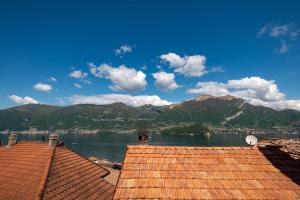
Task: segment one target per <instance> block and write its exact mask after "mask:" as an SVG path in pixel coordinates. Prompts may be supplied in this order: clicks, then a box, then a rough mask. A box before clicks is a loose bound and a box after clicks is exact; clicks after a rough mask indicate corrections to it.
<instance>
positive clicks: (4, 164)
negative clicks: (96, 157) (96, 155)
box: [0, 142, 115, 200]
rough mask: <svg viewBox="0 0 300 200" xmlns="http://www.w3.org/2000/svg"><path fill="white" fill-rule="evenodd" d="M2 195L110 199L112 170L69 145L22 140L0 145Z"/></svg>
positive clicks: (22, 197) (38, 197)
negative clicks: (50, 144)
mask: <svg viewBox="0 0 300 200" xmlns="http://www.w3.org/2000/svg"><path fill="white" fill-rule="evenodd" d="M0 168H1V170H0V199H6V200H14V199H16V200H19V199H30V200H33V199H53V200H55V199H111V198H112V196H113V193H114V189H115V187H114V186H113V185H112V184H110V183H109V182H107V181H106V180H104V179H103V178H104V177H105V176H106V175H108V174H109V173H110V172H109V171H108V170H106V169H104V168H102V167H101V166H99V165H97V164H95V163H93V162H92V161H90V160H88V159H86V158H83V157H81V156H80V155H79V154H77V153H75V152H73V151H71V150H69V149H68V148H66V147H63V146H61V147H54V148H53V147H48V143H42V142H20V143H18V144H15V145H13V146H11V147H9V148H8V147H6V146H1V147H0Z"/></svg>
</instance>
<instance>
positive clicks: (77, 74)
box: [69, 70, 88, 79]
mask: <svg viewBox="0 0 300 200" xmlns="http://www.w3.org/2000/svg"><path fill="white" fill-rule="evenodd" d="M69 75H70V77H72V78H77V79H85V78H86V77H87V76H88V73H86V72H82V71H81V70H74V71H72V72H71V73H70V74H69Z"/></svg>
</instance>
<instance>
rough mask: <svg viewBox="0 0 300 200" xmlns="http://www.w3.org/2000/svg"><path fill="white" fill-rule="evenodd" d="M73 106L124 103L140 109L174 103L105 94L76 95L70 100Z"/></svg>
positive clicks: (154, 98)
mask: <svg viewBox="0 0 300 200" xmlns="http://www.w3.org/2000/svg"><path fill="white" fill-rule="evenodd" d="M69 100H70V101H71V103H72V104H97V105H106V104H112V103H117V102H122V103H124V104H126V105H129V106H133V107H138V106H142V105H146V104H151V105H154V106H163V105H170V104H172V102H169V101H167V100H162V99H161V98H160V97H159V96H156V95H153V96H147V95H140V96H131V95H126V94H103V95H93V96H82V95H74V96H72V97H70V98H69Z"/></svg>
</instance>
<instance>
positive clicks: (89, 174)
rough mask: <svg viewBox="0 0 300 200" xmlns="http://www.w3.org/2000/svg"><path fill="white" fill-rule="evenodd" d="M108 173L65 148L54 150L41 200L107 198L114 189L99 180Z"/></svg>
mask: <svg viewBox="0 0 300 200" xmlns="http://www.w3.org/2000/svg"><path fill="white" fill-rule="evenodd" d="M108 174H109V171H108V170H106V169H104V168H102V167H100V166H99V165H97V164H95V163H93V162H92V161H90V160H88V159H86V158H83V157H81V156H80V155H79V154H77V153H75V152H73V151H71V150H69V149H68V148H66V147H57V148H56V149H55V152H54V157H53V161H52V164H51V168H50V171H49V174H48V178H47V182H46V186H45V189H44V193H43V199H88V198H91V199H92V198H95V199H111V198H112V196H113V192H114V186H113V185H111V184H110V183H108V182H107V181H106V180H104V179H103V177H105V176H106V175H108Z"/></svg>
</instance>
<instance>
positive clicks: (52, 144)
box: [48, 133, 58, 147]
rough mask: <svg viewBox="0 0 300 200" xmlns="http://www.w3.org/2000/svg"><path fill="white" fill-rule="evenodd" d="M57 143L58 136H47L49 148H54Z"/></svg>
mask: <svg viewBox="0 0 300 200" xmlns="http://www.w3.org/2000/svg"><path fill="white" fill-rule="evenodd" d="M57 141H58V135H57V134H55V133H53V134H50V136H49V145H48V146H49V147H56V145H57Z"/></svg>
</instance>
